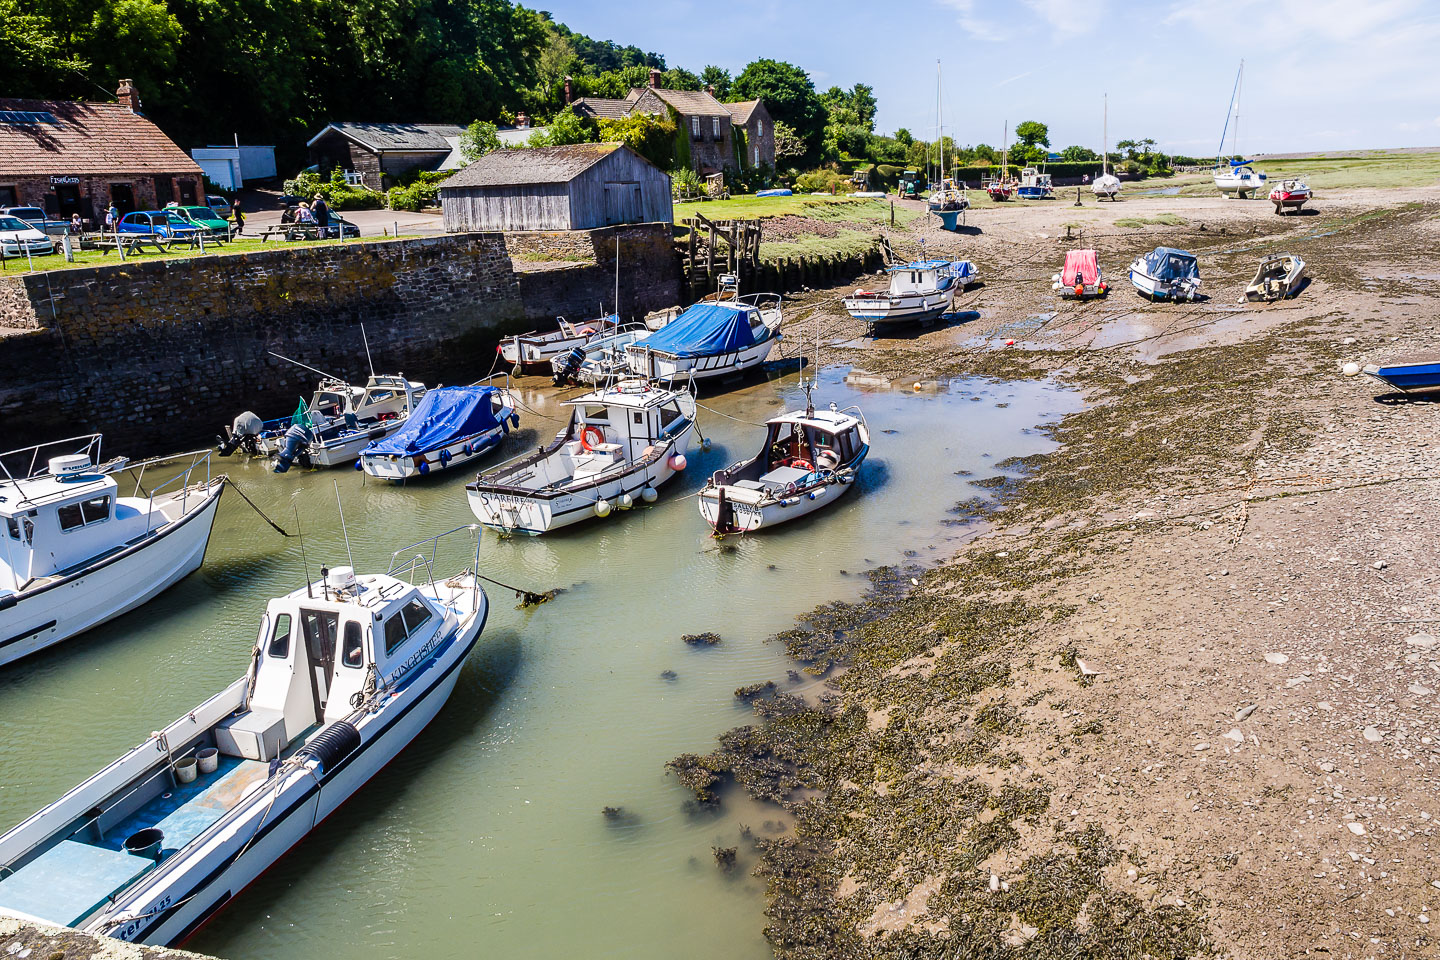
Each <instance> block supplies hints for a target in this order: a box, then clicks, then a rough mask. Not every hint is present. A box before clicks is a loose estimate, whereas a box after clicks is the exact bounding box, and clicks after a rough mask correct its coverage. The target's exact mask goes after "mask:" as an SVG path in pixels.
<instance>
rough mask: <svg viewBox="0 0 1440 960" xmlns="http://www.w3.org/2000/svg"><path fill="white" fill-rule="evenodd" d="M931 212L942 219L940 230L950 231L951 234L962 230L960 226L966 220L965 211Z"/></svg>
mask: <svg viewBox="0 0 1440 960" xmlns="http://www.w3.org/2000/svg"><path fill="white" fill-rule="evenodd" d="M930 212H931V213H933V214H935V216H937V217H939V218H940V229H942V230H949V231H950V232H951V233H954V232H955V231H956V230H958V229H960V224H961V223H963V222H964V219H965V211H964V210H931V211H930Z"/></svg>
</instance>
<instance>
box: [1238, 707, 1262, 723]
mask: <svg viewBox="0 0 1440 960" xmlns="http://www.w3.org/2000/svg"><path fill="white" fill-rule="evenodd" d="M1258 706H1259V704H1258V703H1252V704H1250V705H1249V706H1245V707H1241V708H1240V709H1239V710H1236V711H1235V722H1236V723H1239V722H1240V721H1241V720H1244V719H1247V718H1248V717H1249V716H1250V714H1252V713H1254V712H1255V708H1256V707H1258Z"/></svg>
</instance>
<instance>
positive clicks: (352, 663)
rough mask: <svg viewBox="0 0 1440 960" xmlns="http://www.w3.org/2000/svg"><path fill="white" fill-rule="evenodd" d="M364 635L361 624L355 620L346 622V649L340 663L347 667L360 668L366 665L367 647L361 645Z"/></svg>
mask: <svg viewBox="0 0 1440 960" xmlns="http://www.w3.org/2000/svg"><path fill="white" fill-rule="evenodd" d="M362 636H363V634H362V632H361V630H360V624H358V623H356V622H355V621H354V620H347V621H346V622H345V648H344V650H343V652H342V654H341V657H340V662H341V663H343V664H345V666H347V667H359V666H363V665H364V663H365V646H364V644H363V643H361V638H362Z"/></svg>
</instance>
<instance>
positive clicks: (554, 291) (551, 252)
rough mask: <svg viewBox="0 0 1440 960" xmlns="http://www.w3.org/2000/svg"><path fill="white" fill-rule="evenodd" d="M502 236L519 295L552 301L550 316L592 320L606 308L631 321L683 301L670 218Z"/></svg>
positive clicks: (534, 300)
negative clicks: (516, 279)
mask: <svg viewBox="0 0 1440 960" xmlns="http://www.w3.org/2000/svg"><path fill="white" fill-rule="evenodd" d="M504 236H505V246H506V249H507V250H508V251H509V253H510V256H511V257H513V258H514V262H515V268H516V274H517V276H518V278H519V283H520V292H521V299H522V300H523V301H524V302H525V303H527V304H549V305H551V306H552V307H553V311H554V312H553V313H552V314H550V316H551V317H557V316H560V317H565V318H566V319H568V320H578V319H589V318H591V317H595V316H597V315H599V313H600V311H601V310H603V311H604V312H605V313H610V312H616V313H619V314H620V316H621V317H622V318H624V319H627V320H628V319H639V318H640V317H643V316H644V315H645V314H646V313H649V312H650V311H652V310H656V309H659V308H661V307H664V306H671V305H674V304H677V303H679V302H680V296H681V295H680V287H681V284H680V259H679V254H677V253H676V251H675V245H674V243H673V241H672V240H671V227H670V224H668V223H650V224H638V225H632V226H623V227H606V228H604V229H599V230H561V231H526V232H514V233H507V234H505V235H504ZM617 238H618V239H619V248H618V254H619V263H620V269H619V277H620V283H619V291H620V304H619V308H618V309H617V308H616V305H615V290H616V284H615V277H616V269H615V264H616V254H617V248H616V239H617Z"/></svg>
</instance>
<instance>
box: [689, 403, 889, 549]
mask: <svg viewBox="0 0 1440 960" xmlns="http://www.w3.org/2000/svg"><path fill="white" fill-rule="evenodd" d="M766 427H767V433H766V436H765V445H764V446H763V447H762V448H761V450H760V452H759V453H758V454H756V455H755V456H754V457H751V458H750V459H749V460H743V461H741V462H739V463H736V464H734V465H732V466H730V467H727V468H726V469H724V470H717V471H716V472H715V474H714V475H713V476H712V477H711V478H710V480H709V481H708V482H707V483H706V485H705V488H704V489H703V490H701V491H700V496H699V498H698V501H699V505H700V516H702V517H704V518H705V522H706V523H708V524H710V526H711V528H713V529H714V531H715V533H716V535H718V536H725V535H727V534H731V533H752V532H754V531H757V530H762V529H769V528H770V527H774V526H778V525H779V524H782V523H785V522H786V521H788V520H796V519H799V518H800V517H803V516H806V515H807V514H811V513H814V512H815V511H816V510H819V509H821V508H822V507H827V506H829V505H830V504H832V503H835V502H837V501H838V500H839V499H840V498H841V497H842V496H844V495H845V492H846V491H847V490H849V489H850V488H851V487H852V486H854V483H855V480H856V477H857V476H858V474H859V471H860V465H861V464H862V463H864V461H865V456H866V454H868V453H869V452H870V430H869V427H868V426H866V424H865V418H864V416H863V415H861V413H860V410H859V408H857V407H849V408H847V409H845V410H836V409H835V407H834V405H833V404H832V405H831V409H829V410H824V411H820V412H819V413H817V412H816V411H815V409H814V407H813V406H807V408H806V409H805V410H798V411H795V412H793V413H787V414H784V415H782V416H779V417H774V418H772V419H770V420H768V421H766Z"/></svg>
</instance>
